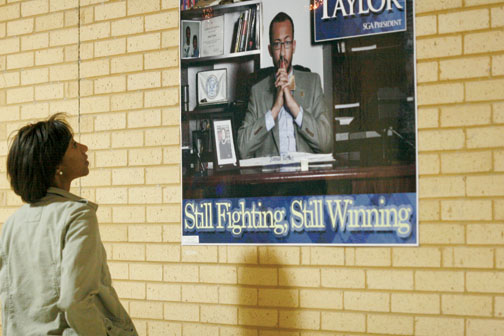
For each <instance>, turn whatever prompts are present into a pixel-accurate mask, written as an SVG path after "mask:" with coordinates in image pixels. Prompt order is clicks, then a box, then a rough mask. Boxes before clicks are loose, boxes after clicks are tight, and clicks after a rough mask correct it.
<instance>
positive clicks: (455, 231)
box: [419, 223, 465, 245]
mask: <svg viewBox="0 0 504 336" xmlns="http://www.w3.org/2000/svg"><path fill="white" fill-rule="evenodd" d="M419 236H420V244H421V245H423V244H435V245H439V244H441V245H452V244H463V243H464V242H465V229H464V226H463V225H460V224H443V225H439V224H438V223H436V224H425V223H423V224H422V225H420V234H419Z"/></svg>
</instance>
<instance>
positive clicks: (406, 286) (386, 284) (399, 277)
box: [366, 270, 413, 290]
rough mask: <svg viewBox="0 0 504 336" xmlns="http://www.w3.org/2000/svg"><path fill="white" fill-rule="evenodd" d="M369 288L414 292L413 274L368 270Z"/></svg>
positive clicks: (410, 272) (408, 272)
mask: <svg viewBox="0 0 504 336" xmlns="http://www.w3.org/2000/svg"><path fill="white" fill-rule="evenodd" d="M366 273H367V277H366V278H367V286H368V288H371V289H385V290H412V289H413V272H412V271H396V270H368V271H367V272H366Z"/></svg>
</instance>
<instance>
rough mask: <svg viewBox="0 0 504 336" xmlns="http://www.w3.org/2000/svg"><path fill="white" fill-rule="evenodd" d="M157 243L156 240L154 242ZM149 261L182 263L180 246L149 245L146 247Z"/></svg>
mask: <svg viewBox="0 0 504 336" xmlns="http://www.w3.org/2000/svg"><path fill="white" fill-rule="evenodd" d="M152 241H155V240H152ZM146 254H147V260H148V261H172V262H177V261H180V246H178V245H171V244H163V245H158V244H148V245H147V247H146Z"/></svg>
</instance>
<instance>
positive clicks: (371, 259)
mask: <svg viewBox="0 0 504 336" xmlns="http://www.w3.org/2000/svg"><path fill="white" fill-rule="evenodd" d="M391 262H392V261H391V257H390V249H389V248H377V247H375V248H357V249H356V250H355V264H356V265H357V266H390V265H391Z"/></svg>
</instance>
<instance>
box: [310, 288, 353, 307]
mask: <svg viewBox="0 0 504 336" xmlns="http://www.w3.org/2000/svg"><path fill="white" fill-rule="evenodd" d="M300 307H301V308H314V309H342V308H343V293H342V292H341V291H336V290H321V289H302V290H301V291H300Z"/></svg>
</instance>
